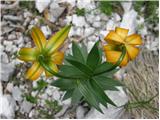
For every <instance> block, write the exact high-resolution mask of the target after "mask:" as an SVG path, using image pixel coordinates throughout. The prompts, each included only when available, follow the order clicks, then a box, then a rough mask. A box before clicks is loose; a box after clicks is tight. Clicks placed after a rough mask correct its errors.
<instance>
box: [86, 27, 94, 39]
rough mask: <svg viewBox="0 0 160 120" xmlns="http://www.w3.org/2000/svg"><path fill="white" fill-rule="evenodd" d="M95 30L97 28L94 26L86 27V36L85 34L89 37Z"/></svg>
mask: <svg viewBox="0 0 160 120" xmlns="http://www.w3.org/2000/svg"><path fill="white" fill-rule="evenodd" d="M94 31H95V28H93V27H88V28H86V29H85V30H84V36H85V37H88V36H90V35H92V34H93V33H94Z"/></svg>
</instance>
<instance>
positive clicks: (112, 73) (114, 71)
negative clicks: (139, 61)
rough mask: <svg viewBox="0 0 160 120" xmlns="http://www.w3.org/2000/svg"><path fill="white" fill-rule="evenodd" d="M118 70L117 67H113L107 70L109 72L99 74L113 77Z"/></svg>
mask: <svg viewBox="0 0 160 120" xmlns="http://www.w3.org/2000/svg"><path fill="white" fill-rule="evenodd" d="M118 70H119V68H117V69H113V70H111V71H109V72H106V73H103V74H101V76H106V77H113V75H114V74H115V73H116V72H117V71H118Z"/></svg>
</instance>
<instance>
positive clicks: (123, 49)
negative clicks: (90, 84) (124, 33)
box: [94, 46, 126, 76]
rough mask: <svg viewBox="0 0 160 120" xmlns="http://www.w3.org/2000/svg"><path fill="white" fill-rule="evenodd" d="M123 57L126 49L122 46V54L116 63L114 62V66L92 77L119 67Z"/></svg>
mask: <svg viewBox="0 0 160 120" xmlns="http://www.w3.org/2000/svg"><path fill="white" fill-rule="evenodd" d="M125 55H126V48H125V46H123V47H122V54H121V56H120V57H119V59H118V61H117V62H116V64H114V65H113V66H112V67H111V68H109V69H107V70H104V71H101V72H99V73H96V74H94V76H96V75H100V74H103V73H105V72H109V71H112V70H114V69H115V68H116V67H117V66H119V65H120V64H121V62H122V60H123V58H124V56H125Z"/></svg>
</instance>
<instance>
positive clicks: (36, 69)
mask: <svg viewBox="0 0 160 120" xmlns="http://www.w3.org/2000/svg"><path fill="white" fill-rule="evenodd" d="M42 72H43V68H42V67H41V66H40V64H39V63H38V62H34V64H33V65H32V66H31V68H30V69H29V70H28V71H27V73H26V78H27V79H29V80H36V79H38V78H39V76H40V75H41V74H42Z"/></svg>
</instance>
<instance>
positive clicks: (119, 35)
mask: <svg viewBox="0 0 160 120" xmlns="http://www.w3.org/2000/svg"><path fill="white" fill-rule="evenodd" d="M128 31H129V30H128V29H124V28H119V27H116V29H115V31H110V32H109V33H108V35H106V37H105V38H104V40H105V41H107V43H108V44H107V45H105V46H104V52H105V55H106V59H107V61H108V62H111V63H113V64H115V63H116V62H117V61H118V59H119V57H120V56H121V54H122V46H125V47H126V54H125V56H124V58H123V60H122V62H121V64H120V66H125V65H127V63H128V62H129V60H133V59H135V57H136V56H137V55H138V53H139V48H138V47H137V45H141V44H142V39H141V36H140V35H138V34H132V35H129V36H128Z"/></svg>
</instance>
